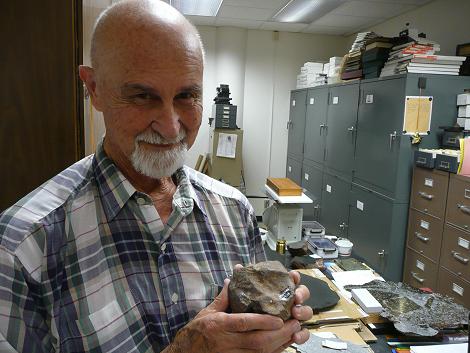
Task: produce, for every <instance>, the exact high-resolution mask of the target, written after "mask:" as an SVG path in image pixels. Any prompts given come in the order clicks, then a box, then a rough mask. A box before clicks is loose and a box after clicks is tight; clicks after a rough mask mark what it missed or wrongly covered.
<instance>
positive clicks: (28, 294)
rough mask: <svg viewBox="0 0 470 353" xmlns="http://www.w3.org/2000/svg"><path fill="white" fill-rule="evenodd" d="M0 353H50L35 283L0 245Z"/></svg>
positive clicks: (17, 260) (11, 254) (39, 297)
mask: <svg viewBox="0 0 470 353" xmlns="http://www.w3.org/2000/svg"><path fill="white" fill-rule="evenodd" d="M0 269H1V270H0V273H1V275H0V352H2V353H3V352H5V353H11V352H28V353H29V352H31V353H42V352H53V351H54V348H53V346H52V343H51V335H50V330H49V327H48V325H47V321H46V317H47V315H46V310H45V307H44V305H43V304H42V300H41V293H40V292H41V289H40V285H39V283H37V282H36V281H35V280H34V279H33V278H31V277H30V276H29V274H28V272H27V271H26V269H25V268H24V266H23V265H22V264H21V262H20V261H19V259H18V257H17V256H15V254H14V253H11V252H10V251H9V250H7V249H5V248H4V247H3V246H1V245H0Z"/></svg>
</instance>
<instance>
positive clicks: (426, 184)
mask: <svg viewBox="0 0 470 353" xmlns="http://www.w3.org/2000/svg"><path fill="white" fill-rule="evenodd" d="M424 185H425V186H429V187H430V188H432V187H433V185H434V180H432V179H429V178H424Z"/></svg>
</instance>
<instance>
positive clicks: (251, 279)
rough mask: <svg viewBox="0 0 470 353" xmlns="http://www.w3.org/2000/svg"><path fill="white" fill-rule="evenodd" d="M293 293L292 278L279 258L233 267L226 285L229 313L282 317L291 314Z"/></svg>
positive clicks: (287, 317)
mask: <svg viewBox="0 0 470 353" xmlns="http://www.w3.org/2000/svg"><path fill="white" fill-rule="evenodd" d="M294 292H295V284H294V281H293V280H292V279H291V278H290V276H289V273H288V272H287V270H286V269H285V267H284V266H283V265H282V264H281V263H280V262H279V261H265V262H259V263H257V264H255V265H249V266H246V267H243V268H241V269H238V270H235V271H234V272H233V276H232V279H231V281H230V284H229V287H228V293H229V298H230V307H231V309H232V312H234V313H259V314H269V315H274V316H278V317H280V318H281V319H283V320H287V319H289V318H290V316H291V308H292V305H293V304H294Z"/></svg>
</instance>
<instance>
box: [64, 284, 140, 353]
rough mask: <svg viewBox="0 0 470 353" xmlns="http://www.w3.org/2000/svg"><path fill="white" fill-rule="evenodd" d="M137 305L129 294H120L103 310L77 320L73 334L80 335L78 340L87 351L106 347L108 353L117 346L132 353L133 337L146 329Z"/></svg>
mask: <svg viewBox="0 0 470 353" xmlns="http://www.w3.org/2000/svg"><path fill="white" fill-rule="evenodd" d="M138 305H139V303H138V302H135V301H134V298H133V296H132V294H131V293H130V292H125V293H123V294H121V295H120V296H118V297H116V299H114V300H112V301H110V302H109V303H108V304H106V305H105V306H104V307H103V308H101V309H99V310H97V311H95V312H93V313H91V314H90V315H88V316H84V317H80V318H79V319H77V320H75V328H76V330H73V331H75V332H76V333H78V335H79V337H75V338H79V339H81V343H82V344H83V348H84V350H85V351H92V350H94V349H96V348H97V347H101V348H103V347H106V350H107V351H108V350H111V349H112V348H117V347H125V348H126V351H130V350H132V348H135V346H134V345H133V344H134V343H133V342H134V340H133V339H132V336H133V335H135V334H137V333H138V331H141V330H143V329H144V323H143V321H142V317H141V315H140V312H139V308H138ZM140 334H141V333H140ZM141 348H142V347H141ZM118 351H119V352H121V350H120V349H119V350H118Z"/></svg>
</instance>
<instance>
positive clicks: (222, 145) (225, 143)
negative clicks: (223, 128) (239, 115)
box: [217, 132, 237, 158]
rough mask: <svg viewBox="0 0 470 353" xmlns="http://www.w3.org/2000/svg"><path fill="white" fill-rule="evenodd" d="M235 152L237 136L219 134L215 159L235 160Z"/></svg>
mask: <svg viewBox="0 0 470 353" xmlns="http://www.w3.org/2000/svg"><path fill="white" fill-rule="evenodd" d="M236 150H237V135H236V134H225V133H223V132H221V133H220V134H219V143H218V144H217V157H226V158H235V155H236Z"/></svg>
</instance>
